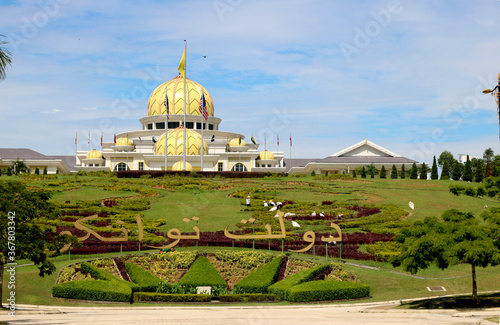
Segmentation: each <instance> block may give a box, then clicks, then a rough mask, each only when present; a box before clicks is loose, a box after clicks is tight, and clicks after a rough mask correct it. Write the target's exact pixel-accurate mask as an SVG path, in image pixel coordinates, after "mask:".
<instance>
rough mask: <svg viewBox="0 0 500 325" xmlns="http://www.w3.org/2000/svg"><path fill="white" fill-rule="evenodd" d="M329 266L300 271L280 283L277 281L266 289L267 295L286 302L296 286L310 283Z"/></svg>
mask: <svg viewBox="0 0 500 325" xmlns="http://www.w3.org/2000/svg"><path fill="white" fill-rule="evenodd" d="M330 267H331V266H330V264H322V265H318V266H315V267H313V268H310V269H307V270H303V271H300V272H299V273H297V274H295V275H293V276H291V277H288V278H286V279H284V280H282V281H279V282H277V283H275V284H273V285H271V286H270V287H269V288H268V291H269V293H272V294H275V295H277V296H278V297H279V298H280V299H282V300H288V294H289V290H290V289H291V288H292V287H293V286H295V285H298V284H301V283H303V282H307V281H311V280H312V279H314V278H315V277H316V276H317V275H319V274H322V273H324V272H325V271H326V270H327V269H328V268H330Z"/></svg>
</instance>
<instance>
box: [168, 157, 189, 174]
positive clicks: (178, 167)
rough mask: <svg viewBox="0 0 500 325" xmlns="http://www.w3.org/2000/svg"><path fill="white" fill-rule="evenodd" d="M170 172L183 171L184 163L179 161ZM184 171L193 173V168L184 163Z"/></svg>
mask: <svg viewBox="0 0 500 325" xmlns="http://www.w3.org/2000/svg"><path fill="white" fill-rule="evenodd" d="M172 170H176V171H179V170H184V162H183V161H182V160H181V161H178V162H176V163H175V164H174V165H173V166H172ZM186 170H187V171H190V172H191V171H193V166H191V164H190V163H188V162H187V161H186Z"/></svg>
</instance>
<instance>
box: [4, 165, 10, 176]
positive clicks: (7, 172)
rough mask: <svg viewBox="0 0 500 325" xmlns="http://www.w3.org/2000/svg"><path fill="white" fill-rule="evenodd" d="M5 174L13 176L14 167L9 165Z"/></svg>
mask: <svg viewBox="0 0 500 325" xmlns="http://www.w3.org/2000/svg"><path fill="white" fill-rule="evenodd" d="M5 174H6V175H7V176H12V169H11V168H10V166H9V167H7V170H6V172H5Z"/></svg>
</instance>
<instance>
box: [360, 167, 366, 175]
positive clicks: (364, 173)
mask: <svg viewBox="0 0 500 325" xmlns="http://www.w3.org/2000/svg"><path fill="white" fill-rule="evenodd" d="M361 178H366V169H365V166H363V168H362V169H361Z"/></svg>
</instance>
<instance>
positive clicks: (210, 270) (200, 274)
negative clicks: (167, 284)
mask: <svg viewBox="0 0 500 325" xmlns="http://www.w3.org/2000/svg"><path fill="white" fill-rule="evenodd" d="M177 283H178V284H179V285H183V286H190V287H199V286H211V287H213V286H225V287H226V288H227V283H226V281H224V279H223V278H222V276H221V275H220V273H219V271H217V269H216V268H215V267H214V266H213V265H212V263H210V261H209V260H208V259H207V258H206V257H204V256H200V257H198V258H197V259H196V261H195V262H194V263H193V265H191V268H190V269H189V271H187V272H186V274H184V276H183V277H182V278H181V279H180V280H179V281H178V282H177Z"/></svg>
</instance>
